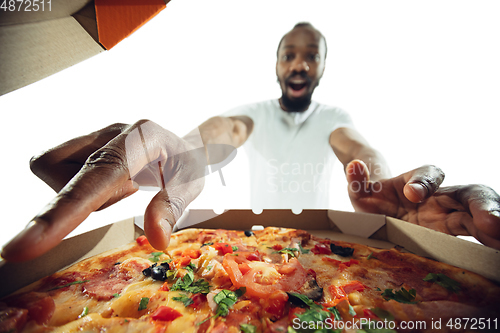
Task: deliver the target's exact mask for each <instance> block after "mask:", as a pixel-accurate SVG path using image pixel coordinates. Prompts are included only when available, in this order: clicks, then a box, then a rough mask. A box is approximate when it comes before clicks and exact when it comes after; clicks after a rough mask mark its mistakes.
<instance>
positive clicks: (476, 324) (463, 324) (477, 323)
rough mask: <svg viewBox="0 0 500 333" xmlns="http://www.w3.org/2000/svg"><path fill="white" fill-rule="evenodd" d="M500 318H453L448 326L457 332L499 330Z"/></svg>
mask: <svg viewBox="0 0 500 333" xmlns="http://www.w3.org/2000/svg"><path fill="white" fill-rule="evenodd" d="M497 325H498V318H495V319H493V320H491V319H490V318H452V319H450V320H448V322H447V323H446V326H447V327H448V328H450V329H455V330H467V329H469V330H484V329H486V330H491V329H493V330H497V329H498V326H497Z"/></svg>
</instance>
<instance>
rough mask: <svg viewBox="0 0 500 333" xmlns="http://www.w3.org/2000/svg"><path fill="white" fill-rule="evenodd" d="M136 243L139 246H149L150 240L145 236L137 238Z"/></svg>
mask: <svg viewBox="0 0 500 333" xmlns="http://www.w3.org/2000/svg"><path fill="white" fill-rule="evenodd" d="M135 241H136V242H137V244H139V245H141V246H142V245H147V244H149V241H148V239H147V238H146V236H144V235H142V236H139V237H137V239H136V240H135Z"/></svg>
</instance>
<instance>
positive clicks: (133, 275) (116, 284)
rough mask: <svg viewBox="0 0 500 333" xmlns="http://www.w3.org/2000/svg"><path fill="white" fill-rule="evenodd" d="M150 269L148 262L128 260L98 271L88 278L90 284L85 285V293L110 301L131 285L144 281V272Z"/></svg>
mask: <svg viewBox="0 0 500 333" xmlns="http://www.w3.org/2000/svg"><path fill="white" fill-rule="evenodd" d="M148 267H149V263H147V262H141V261H136V260H128V261H124V262H123V263H122V264H119V265H115V266H113V267H112V268H107V269H101V270H98V271H97V272H95V273H94V275H92V276H89V277H88V278H87V279H88V280H89V282H87V283H85V284H84V285H83V288H84V293H86V294H88V295H89V296H91V297H93V298H95V299H97V300H99V301H108V300H110V299H112V298H113V297H114V295H115V294H120V293H121V292H122V290H123V289H124V288H125V287H126V286H128V285H129V284H131V283H133V282H135V281H138V280H139V279H142V278H143V274H142V271H143V270H144V269H146V268H148Z"/></svg>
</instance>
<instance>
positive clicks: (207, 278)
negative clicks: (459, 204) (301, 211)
mask: <svg viewBox="0 0 500 333" xmlns="http://www.w3.org/2000/svg"><path fill="white" fill-rule="evenodd" d="M499 314H500V287H499V286H497V285H496V284H495V283H493V282H491V281H489V280H487V279H485V278H483V277H481V276H479V275H477V274H475V273H471V272H469V271H465V270H463V269H460V268H457V267H453V266H450V265H447V264H443V263H440V262H437V261H433V260H430V259H426V258H422V257H419V256H416V255H413V254H410V253H403V252H401V251H399V250H398V249H388V250H387V249H375V248H371V247H368V246H364V245H359V244H353V243H347V242H342V241H332V240H329V239H322V238H318V237H315V236H312V235H310V234H309V233H308V232H306V231H303V230H295V229H284V228H266V229H264V230H261V231H228V230H208V229H187V230H183V231H180V232H178V233H175V234H173V235H172V239H171V243H170V246H169V247H168V249H167V250H165V251H163V252H160V251H157V250H155V249H154V248H152V247H151V246H150V245H149V243H148V241H147V239H146V238H145V237H144V236H141V237H139V238H138V239H137V240H136V241H135V242H134V243H131V244H128V245H126V246H124V247H122V248H119V249H115V250H112V251H108V252H106V253H103V254H101V255H99V256H96V257H92V258H89V259H86V260H84V261H82V262H80V263H77V264H75V265H73V266H71V267H69V268H67V269H65V270H63V271H60V272H58V273H55V274H53V275H52V276H49V277H46V278H44V279H42V280H40V281H38V282H36V283H34V284H32V285H30V286H29V287H27V288H25V289H23V290H21V291H20V292H17V293H15V294H13V295H11V296H9V297H7V298H5V299H3V300H1V301H0V332H244V333H249V332H286V333H293V332H381V333H382V332H400V331H404V332H439V331H442V332H445V331H451V332H464V331H466V332H469V331H470V332H475V331H488V330H489V331H496V330H497V329H498V327H499V323H498V320H499V318H498V317H499Z"/></svg>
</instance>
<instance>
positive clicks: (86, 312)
mask: <svg viewBox="0 0 500 333" xmlns="http://www.w3.org/2000/svg"><path fill="white" fill-rule="evenodd" d="M88 314H89V308H88V306H86V307H84V308H83V311H82V313H80V315H79V316H78V319H80V318H82V317H85V316H86V315H88Z"/></svg>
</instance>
